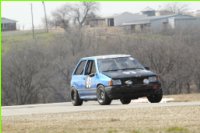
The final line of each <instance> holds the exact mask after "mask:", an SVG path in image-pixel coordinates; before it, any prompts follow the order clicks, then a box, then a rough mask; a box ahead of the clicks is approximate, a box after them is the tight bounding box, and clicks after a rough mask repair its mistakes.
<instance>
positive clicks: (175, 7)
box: [163, 3, 188, 14]
mask: <svg viewBox="0 0 200 133" xmlns="http://www.w3.org/2000/svg"><path fill="white" fill-rule="evenodd" d="M163 10H166V11H169V12H172V13H175V14H185V12H186V11H188V5H187V4H183V3H169V4H167V5H165V6H164V9H163Z"/></svg>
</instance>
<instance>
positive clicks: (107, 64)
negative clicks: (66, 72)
mask: <svg viewBox="0 0 200 133" xmlns="http://www.w3.org/2000/svg"><path fill="white" fill-rule="evenodd" d="M162 96H163V93H162V89H161V84H160V81H159V79H158V76H157V75H156V74H155V73H153V72H151V71H150V70H149V69H148V68H145V67H144V66H143V65H141V64H140V63H139V62H138V61H137V60H136V59H134V58H133V57H131V56H130V55H103V56H93V57H84V58H82V59H80V61H79V62H78V64H77V66H76V67H75V69H74V71H73V73H72V79H71V101H72V103H73V105H74V106H79V105H82V103H83V101H88V100H97V101H98V102H99V104H101V105H109V104H110V103H111V101H112V100H114V99H120V101H121V103H122V104H129V103H130V102H131V100H132V99H137V98H139V97H147V98H148V100H149V102H151V103H157V102H160V101H161V99H162Z"/></svg>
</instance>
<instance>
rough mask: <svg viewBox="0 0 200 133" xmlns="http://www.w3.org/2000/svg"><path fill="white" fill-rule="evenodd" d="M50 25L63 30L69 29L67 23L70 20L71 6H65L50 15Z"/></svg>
mask: <svg viewBox="0 0 200 133" xmlns="http://www.w3.org/2000/svg"><path fill="white" fill-rule="evenodd" d="M52 17H53V18H52V20H50V23H51V25H54V26H56V27H57V26H59V27H61V28H63V29H64V30H67V29H68V28H69V22H70V20H71V6H70V5H68V4H66V5H64V6H62V7H60V8H58V9H57V10H56V11H54V12H53V13H52Z"/></svg>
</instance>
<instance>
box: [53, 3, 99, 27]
mask: <svg viewBox="0 0 200 133" xmlns="http://www.w3.org/2000/svg"><path fill="white" fill-rule="evenodd" d="M98 7H99V5H98V3H96V2H82V3H79V4H65V5H63V6H62V7H60V8H59V9H57V10H56V11H54V12H53V13H52V16H53V19H52V21H53V22H54V24H55V25H56V26H60V27H61V28H63V29H65V30H67V29H68V28H69V25H70V23H71V24H75V25H78V27H79V28H82V26H83V25H84V24H85V22H86V19H87V17H88V16H91V14H95V12H96V11H97V10H98Z"/></svg>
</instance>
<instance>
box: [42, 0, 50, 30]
mask: <svg viewBox="0 0 200 133" xmlns="http://www.w3.org/2000/svg"><path fill="white" fill-rule="evenodd" d="M42 4H43V8H44V17H45V23H46V32H49V28H48V22H47V13H46V6H45V3H44V1H43V2H42Z"/></svg>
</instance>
